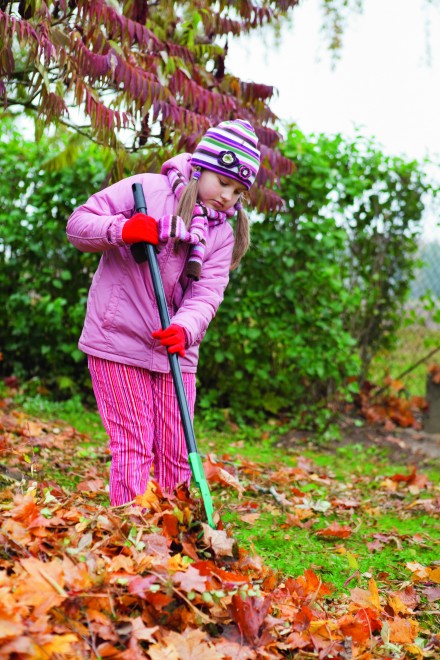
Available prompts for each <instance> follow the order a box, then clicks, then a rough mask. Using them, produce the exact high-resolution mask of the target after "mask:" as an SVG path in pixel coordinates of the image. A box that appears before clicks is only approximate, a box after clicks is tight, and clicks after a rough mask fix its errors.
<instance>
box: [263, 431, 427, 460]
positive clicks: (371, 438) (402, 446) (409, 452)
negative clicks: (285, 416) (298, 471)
mask: <svg viewBox="0 0 440 660" xmlns="http://www.w3.org/2000/svg"><path fill="white" fill-rule="evenodd" d="M305 444H306V445H308V444H309V445H312V446H313V445H315V446H316V444H319V448H320V450H322V449H324V450H325V449H327V450H328V451H330V452H331V453H333V452H334V451H336V450H337V449H338V448H339V447H346V446H347V445H354V444H360V445H363V446H364V447H373V446H374V447H377V448H378V449H385V450H386V456H387V458H388V460H389V461H390V462H391V463H396V464H400V465H417V466H422V465H423V466H427V465H430V464H436V465H438V461H439V459H440V433H436V434H434V433H425V432H423V431H418V430H415V429H401V428H398V429H394V430H392V431H389V430H386V429H384V427H383V426H378V425H372V424H365V425H364V426H361V427H358V426H356V425H355V424H354V423H353V422H352V421H350V422H345V423H344V424H343V425H342V427H341V437H340V438H338V439H334V440H331V441H328V443H325V444H324V442H323V441H320V440H319V436H317V435H316V434H313V433H306V432H302V431H292V432H289V433H286V434H285V435H284V436H282V437H281V438H278V439H277V442H276V446H277V447H285V448H286V449H288V448H291V449H298V450H300V449H303V448H304V445H305Z"/></svg>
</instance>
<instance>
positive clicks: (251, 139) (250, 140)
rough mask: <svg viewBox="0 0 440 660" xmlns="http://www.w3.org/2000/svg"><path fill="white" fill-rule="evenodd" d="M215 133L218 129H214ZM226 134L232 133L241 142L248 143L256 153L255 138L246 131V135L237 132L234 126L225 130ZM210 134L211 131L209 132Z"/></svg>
mask: <svg viewBox="0 0 440 660" xmlns="http://www.w3.org/2000/svg"><path fill="white" fill-rule="evenodd" d="M213 130H214V132H215V131H216V129H215V128H214V129H213ZM223 130H224V131H225V132H226V133H232V134H233V135H234V136H235V137H237V138H238V139H239V140H240V141H242V140H244V141H245V142H247V144H248V145H249V146H250V147H251V148H252V149H253V150H254V151H255V136H254V135H253V134H252V133H251V132H250V131H246V132H245V133H244V134H243V132H240V131H236V130H234V128H233V127H232V126H230V127H229V128H225V129H223ZM209 132H210V131H209Z"/></svg>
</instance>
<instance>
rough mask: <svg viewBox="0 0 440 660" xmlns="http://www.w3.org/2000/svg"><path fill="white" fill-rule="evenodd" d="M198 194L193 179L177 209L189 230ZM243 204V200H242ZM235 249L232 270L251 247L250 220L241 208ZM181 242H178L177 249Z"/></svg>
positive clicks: (235, 234)
mask: <svg viewBox="0 0 440 660" xmlns="http://www.w3.org/2000/svg"><path fill="white" fill-rule="evenodd" d="M197 193H198V180H196V179H193V178H191V180H190V181H189V183H188V185H187V186H186V188H185V190H184V191H183V193H182V196H181V198H180V201H179V205H178V207H177V211H176V213H177V215H180V217H181V218H182V219H183V220H184V222H185V225H186V228H187V229H189V228H190V226H191V221H192V217H193V213H194V207H195V205H196V203H197ZM240 202H241V199H240ZM234 236H235V240H234V249H233V251H232V261H231V267H230V269H231V270H235V269H236V268H237V267H238V265H239V263H240V261H241V260H242V259H243V257H244V255H245V254H246V252H247V251H248V248H249V245H250V242H251V241H250V229H249V219H248V217H247V214H246V211H245V210H244V209H243V208H241V209H239V210H238V211H237V219H236V222H235V231H234ZM178 243H180V241H176V243H175V245H176V248H177V246H178Z"/></svg>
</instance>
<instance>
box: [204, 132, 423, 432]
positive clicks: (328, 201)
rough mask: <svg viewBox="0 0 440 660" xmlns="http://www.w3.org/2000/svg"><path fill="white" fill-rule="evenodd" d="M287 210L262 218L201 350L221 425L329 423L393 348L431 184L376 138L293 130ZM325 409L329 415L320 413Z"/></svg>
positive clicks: (209, 403) (208, 399) (209, 400)
mask: <svg viewBox="0 0 440 660" xmlns="http://www.w3.org/2000/svg"><path fill="white" fill-rule="evenodd" d="M284 154H285V156H287V157H288V158H290V159H291V160H293V161H294V163H295V165H296V169H295V171H294V173H293V174H292V175H291V176H289V177H288V178H286V179H285V180H284V181H283V182H282V187H281V193H282V196H283V198H284V199H285V200H286V209H285V211H284V212H283V213H280V214H278V215H275V216H274V217H267V218H265V219H264V220H263V221H262V222H254V223H253V225H252V247H251V250H250V251H249V253H248V254H247V256H246V257H245V259H244V260H243V262H242V264H241V266H240V268H239V269H238V270H237V271H236V272H235V273H232V276H231V283H230V287H229V289H228V291H227V293H226V298H225V300H224V302H223V304H222V306H221V308H220V310H219V313H218V315H217V317H216V319H215V320H214V322H213V324H212V325H211V326H210V328H209V331H208V333H207V337H206V339H205V341H204V343H203V345H202V348H201V365H200V369H199V378H200V385H199V401H200V405H201V406H202V408H205V409H206V410H207V411H208V414H209V415H211V417H212V416H215V417H216V420H217V421H220V420H221V419H222V417H223V419H224V414H225V413H224V412H223V413H221V414H219V413H218V412H216V413H215V414H213V412H212V410H213V409H214V410H216V408H218V407H220V408H222V409H226V410H228V411H229V414H232V415H233V416H234V417H235V418H240V417H241V418H243V417H244V418H246V417H250V418H255V417H258V416H264V415H267V414H268V413H269V414H270V413H283V414H284V415H286V414H287V415H291V416H292V415H293V416H295V417H296V418H298V416H299V419H300V421H304V414H305V413H307V416H306V420H305V421H306V422H307V423H308V424H310V423H314V422H316V421H322V412H319V411H320V410H322V407H323V406H327V404H328V403H329V402H330V401H331V400H332V398H333V397H334V396H335V395H336V396H337V395H342V396H345V395H346V394H347V388H348V389H355V388H356V383H354V382H353V378H354V380H361V379H362V377H363V375H364V374H365V373H366V370H367V368H368V365H369V363H370V361H371V358H372V357H373V355H375V354H376V353H377V352H378V351H379V350H380V349H382V348H384V347H386V346H389V345H391V344H392V343H393V341H394V340H395V336H396V330H397V328H398V327H399V324H400V321H401V314H400V313H401V309H402V305H403V302H404V301H405V299H406V297H407V294H408V292H409V285H410V282H411V279H412V277H413V274H414V270H415V268H416V266H417V263H416V261H415V259H414V254H415V252H416V249H417V236H418V234H419V231H420V222H419V221H420V219H421V215H422V211H423V195H424V194H425V193H426V192H429V191H431V187H430V185H429V184H428V183H427V181H426V175H425V174H424V172H423V170H422V169H421V168H420V166H419V164H418V163H416V162H410V163H407V162H405V161H403V160H402V159H400V158H391V157H387V156H385V155H384V154H383V153H382V152H381V150H380V149H379V147H378V146H377V145H375V144H374V143H373V142H372V141H370V140H366V139H364V138H362V137H361V136H358V137H356V138H354V139H353V140H349V139H345V138H343V137H342V136H340V135H337V136H326V135H318V136H308V137H306V136H305V135H304V134H303V133H301V131H299V130H298V129H297V128H296V127H291V128H290V130H289V133H288V135H287V139H286V142H285V145H284ZM317 415H318V420H316V419H314V417H316V416H317Z"/></svg>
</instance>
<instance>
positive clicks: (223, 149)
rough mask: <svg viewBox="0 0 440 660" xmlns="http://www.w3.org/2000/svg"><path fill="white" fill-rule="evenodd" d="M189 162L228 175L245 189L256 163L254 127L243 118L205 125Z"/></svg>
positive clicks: (256, 143) (257, 156) (257, 152)
mask: <svg viewBox="0 0 440 660" xmlns="http://www.w3.org/2000/svg"><path fill="white" fill-rule="evenodd" d="M191 165H192V166H193V167H202V168H206V169H208V170H212V171H213V172H217V173H218V174H223V175H224V176H228V177H230V178H231V179H234V180H235V181H239V182H240V183H242V184H243V185H244V186H245V187H246V188H247V190H249V188H250V187H251V185H252V184H253V182H254V181H255V177H256V176H257V174H258V170H259V167H260V152H259V150H258V138H257V136H256V135H255V131H254V129H253V128H252V126H251V125H250V124H249V122H247V121H244V120H243V119H235V120H234V121H223V122H222V123H221V124H219V125H218V126H215V127H214V128H209V129H208V130H207V131H206V133H205V135H204V136H203V137H202V139H201V140H200V142H199V143H198V145H197V147H196V149H195V151H194V153H193V156H192V158H191Z"/></svg>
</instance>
